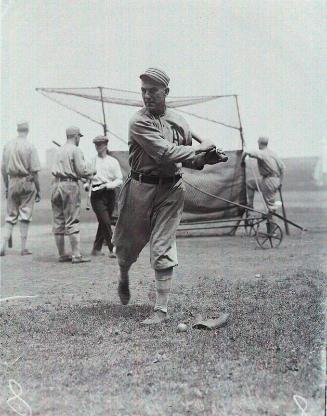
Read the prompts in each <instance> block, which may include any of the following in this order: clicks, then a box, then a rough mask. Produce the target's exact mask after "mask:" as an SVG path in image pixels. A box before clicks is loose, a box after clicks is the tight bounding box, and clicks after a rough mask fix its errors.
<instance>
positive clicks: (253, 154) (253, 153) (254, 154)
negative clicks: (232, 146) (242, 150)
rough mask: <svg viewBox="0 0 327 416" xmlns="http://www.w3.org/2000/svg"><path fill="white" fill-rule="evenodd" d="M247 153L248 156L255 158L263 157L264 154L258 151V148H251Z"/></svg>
mask: <svg viewBox="0 0 327 416" xmlns="http://www.w3.org/2000/svg"><path fill="white" fill-rule="evenodd" d="M248 155H249V156H250V157H254V158H255V159H261V160H262V159H264V155H263V154H262V152H260V150H251V152H248Z"/></svg>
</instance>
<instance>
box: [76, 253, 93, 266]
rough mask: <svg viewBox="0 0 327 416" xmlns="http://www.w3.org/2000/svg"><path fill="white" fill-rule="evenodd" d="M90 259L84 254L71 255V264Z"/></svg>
mask: <svg viewBox="0 0 327 416" xmlns="http://www.w3.org/2000/svg"><path fill="white" fill-rule="evenodd" d="M90 261H91V259H89V258H88V257H84V256H82V255H81V256H72V263H73V264H78V263H89V262H90Z"/></svg>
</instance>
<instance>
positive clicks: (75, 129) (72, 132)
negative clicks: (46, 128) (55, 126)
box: [66, 126, 83, 137]
mask: <svg viewBox="0 0 327 416" xmlns="http://www.w3.org/2000/svg"><path fill="white" fill-rule="evenodd" d="M75 134H78V135H79V136H80V137H83V134H82V133H81V130H80V129H79V128H78V127H75V126H70V127H67V129H66V136H67V137H71V136H75Z"/></svg>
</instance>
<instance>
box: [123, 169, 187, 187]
mask: <svg viewBox="0 0 327 416" xmlns="http://www.w3.org/2000/svg"><path fill="white" fill-rule="evenodd" d="M131 177H132V178H133V179H135V180H136V181H139V182H144V183H150V184H152V185H159V184H171V185H174V184H175V183H177V182H178V181H179V180H180V179H181V177H182V175H174V176H154V175H144V174H143V173H139V172H135V171H133V170H132V171H131Z"/></svg>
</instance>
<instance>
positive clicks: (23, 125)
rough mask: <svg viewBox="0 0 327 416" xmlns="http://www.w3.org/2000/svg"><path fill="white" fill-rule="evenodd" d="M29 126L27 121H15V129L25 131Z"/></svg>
mask: <svg viewBox="0 0 327 416" xmlns="http://www.w3.org/2000/svg"><path fill="white" fill-rule="evenodd" d="M28 128H29V126H28V122H27V121H19V122H18V123H17V130H18V131H26V130H28Z"/></svg>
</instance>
